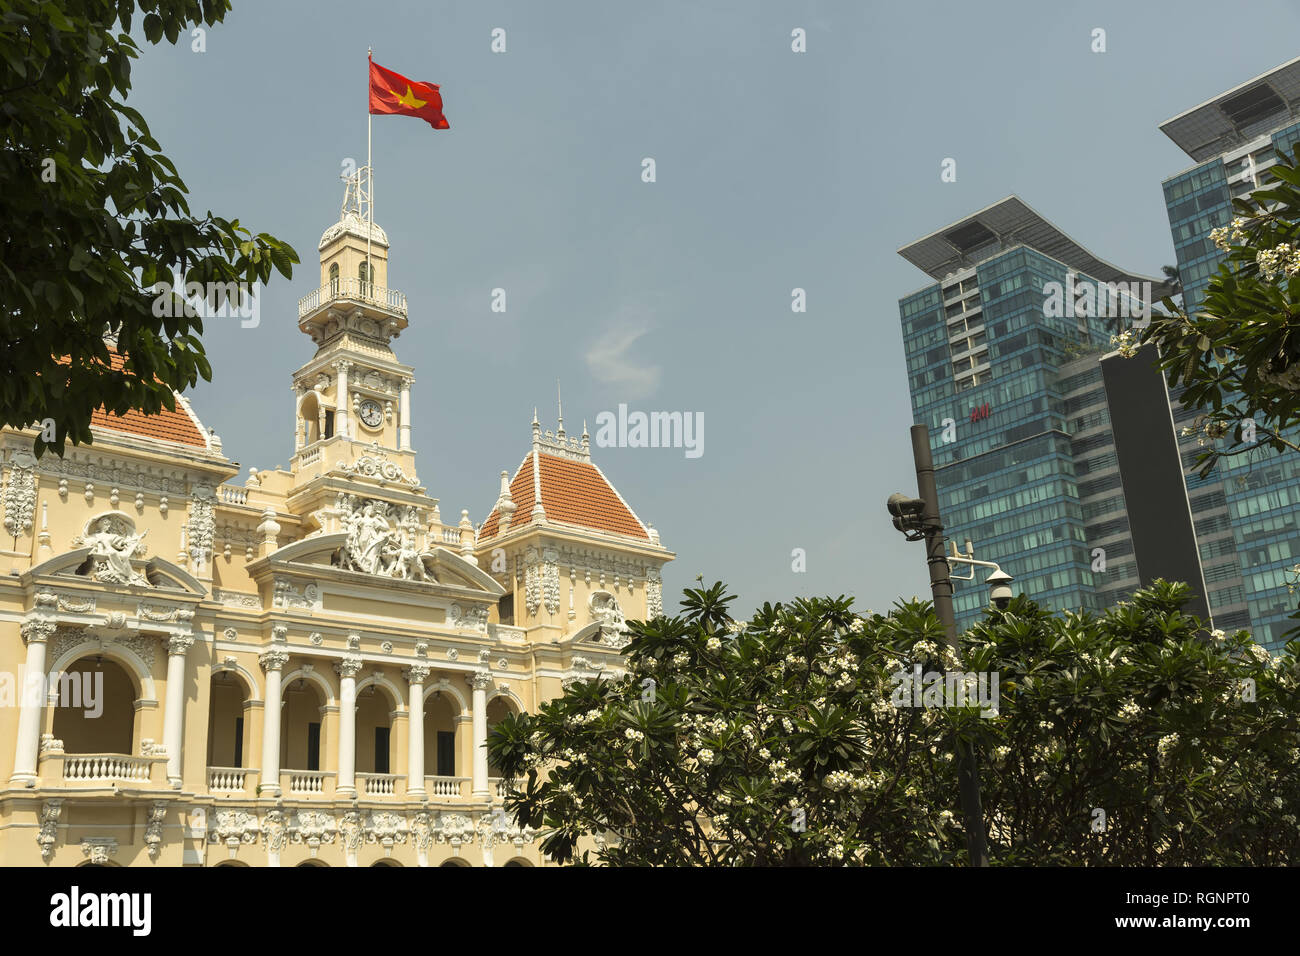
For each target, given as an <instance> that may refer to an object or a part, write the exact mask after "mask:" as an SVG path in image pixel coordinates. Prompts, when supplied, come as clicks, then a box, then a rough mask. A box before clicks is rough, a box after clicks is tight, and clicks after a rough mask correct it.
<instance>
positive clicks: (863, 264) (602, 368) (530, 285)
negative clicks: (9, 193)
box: [130, 0, 1300, 610]
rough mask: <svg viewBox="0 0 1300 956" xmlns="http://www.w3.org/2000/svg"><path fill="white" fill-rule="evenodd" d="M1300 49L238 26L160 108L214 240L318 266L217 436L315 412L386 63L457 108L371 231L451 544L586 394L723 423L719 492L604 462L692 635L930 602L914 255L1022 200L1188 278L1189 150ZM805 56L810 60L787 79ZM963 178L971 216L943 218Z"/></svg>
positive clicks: (287, 431) (675, 15)
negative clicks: (274, 249)
mask: <svg viewBox="0 0 1300 956" xmlns="http://www.w3.org/2000/svg"><path fill="white" fill-rule="evenodd" d="M1298 12H1300V11H1298V10H1297V5H1296V4H1295V3H1281V2H1257V3H1251V4H1250V5H1249V6H1239V5H1227V6H1225V5H1224V4H1223V3H1221V2H1217V3H1208V2H1179V3H1172V2H1170V3H1141V4H1135V3H1132V2H1117V3H1109V2H1097V0H1089V2H1086V3H1083V2H1075V3H1059V2H1052V3H1043V2H1041V0H1039V2H1016V3H1009V2H1004V3H969V2H952V3H915V2H909V3H860V2H847V0H846V2H823V3H814V2H808V3H797V2H787V3H768V2H761V3H760V2H755V0H743V2H741V0H737V2H693V3H645V4H634V3H629V2H594V0H593V2H581V3H579V2H549V3H537V2H534V0H527V2H522V0H520V2H510V3H491V2H482V0H474V2H470V0H465V2H455V3H451V2H441V3H440V2H430V0H420V2H409V3H407V2H400V3H399V2H392V3H358V2H356V0H351V2H347V3H343V2H313V3H306V2H296V3H290V2H265V0H263V2H253V0H235V9H234V11H233V12H232V13H231V15H230V16H229V18H228V20H227V22H226V24H224V25H223V26H220V27H217V28H216V29H214V30H211V31H209V33H208V36H207V51H206V52H205V53H202V54H196V53H193V52H191V50H190V45H189V43H188V42H184V43H182V44H179V45H178V46H177V47H175V48H171V47H166V46H163V47H158V48H147V49H146V51H145V53H144V55H143V56H142V58H141V59H140V60H139V61H138V62H137V66H136V69H135V71H134V83H135V91H134V94H133V96H132V98H131V100H130V102H131V103H132V105H134V106H135V107H136V108H138V109H140V110H142V111H143V113H144V114H145V116H146V117H147V118H148V120H149V122H150V124H151V128H152V131H153V133H154V135H155V136H156V137H157V138H158V139H159V141H160V143H161V144H162V146H163V149H164V151H165V152H166V153H167V154H168V155H169V156H171V157H172V158H173V159H174V160H175V161H176V163H177V165H178V167H179V169H180V171H181V173H182V175H183V177H184V178H185V181H186V183H187V185H188V186H189V187H190V190H191V194H192V206H193V207H194V209H195V211H196V212H199V213H202V212H203V211H204V210H207V209H211V210H213V211H214V212H215V213H217V214H219V215H223V216H228V217H234V216H237V217H239V218H240V219H241V220H242V221H243V223H244V224H245V225H247V226H251V227H252V228H253V229H254V230H255V231H265V232H270V233H273V234H274V235H276V236H278V237H279V238H281V239H284V240H286V241H288V242H289V243H291V244H292V245H293V246H294V248H295V249H297V251H298V253H299V255H300V257H301V258H302V260H303V267H301V270H300V271H299V272H297V273H296V274H295V277H294V280H293V281H292V282H284V281H283V280H279V279H277V281H276V282H274V283H273V284H272V285H271V287H270V288H269V289H267V290H266V292H265V293H264V295H263V297H262V318H261V324H260V326H259V327H258V328H256V329H243V328H240V327H239V324H238V322H237V321H235V320H227V321H224V322H214V323H211V324H210V326H209V328H208V331H207V334H206V336H205V342H206V344H207V348H208V353H209V355H210V357H211V359H212V364H213V381H212V383H211V384H205V385H203V386H202V387H200V388H198V389H196V390H195V392H194V393H193V396H192V397H193V400H194V406H195V409H196V410H197V411H198V413H199V415H200V416H201V417H202V418H203V420H204V422H205V423H207V424H208V425H209V426H210V427H213V428H215V429H216V431H217V432H218V433H219V434H220V435H221V436H222V439H223V441H224V443H225V450H226V452H227V453H228V454H229V455H230V456H231V458H233V459H235V460H237V461H239V462H241V463H242V464H243V466H244V469H245V472H246V469H247V467H248V466H250V465H253V466H256V467H258V468H269V467H273V466H274V465H276V464H280V465H286V464H287V463H288V459H289V457H290V455H291V454H292V450H293V445H292V438H293V402H292V396H291V394H290V391H289V380H290V374H291V372H292V371H293V369H295V368H296V367H297V366H298V365H300V364H302V363H303V362H305V361H306V360H307V359H308V358H310V356H311V355H312V352H313V348H312V345H311V342H310V340H309V339H307V338H306V337H305V336H304V335H302V334H301V333H300V332H298V330H297V322H296V320H297V312H296V302H297V299H298V298H299V297H300V296H302V295H304V294H306V293H307V292H309V291H310V290H311V289H312V288H313V287H314V286H315V285H316V284H317V281H318V277H319V274H318V265H317V261H318V260H317V253H316V243H317V242H318V240H319V238H320V235H321V233H322V232H323V231H324V229H325V228H326V227H327V226H329V225H330V224H331V223H333V222H334V221H336V219H337V218H338V210H339V204H340V200H341V198H342V187H341V184H340V182H339V179H338V176H339V172H340V169H341V164H342V162H343V161H344V159H345V158H348V157H353V158H357V159H359V160H360V161H361V162H364V157H365V149H366V72H365V70H366V48H367V46H371V47H373V48H374V54H375V59H376V61H377V62H379V63H381V64H383V65H384V66H386V67H389V68H390V69H393V70H397V71H398V72H401V73H404V74H406V75H407V76H410V77H412V78H413V79H418V80H427V81H432V82H436V83H440V84H441V85H442V93H443V99H444V103H445V109H446V115H447V117H448V119H449V120H450V123H451V129H450V130H449V131H446V132H434V131H433V130H431V129H430V128H429V127H428V126H427V125H426V124H425V123H424V122H422V121H420V120H417V119H410V118H402V117H376V118H375V122H374V157H375V167H376V205H375V211H376V217H375V219H376V222H378V223H380V224H381V225H382V226H383V227H384V229H385V230H387V232H388V236H389V239H390V241H391V243H392V250H391V259H390V271H389V282H390V285H392V286H393V287H395V288H398V289H401V290H402V291H404V292H405V293H406V295H407V300H408V303H409V307H410V321H411V325H410V328H409V329H408V330H407V332H406V333H404V334H403V335H402V337H401V338H400V339H399V340H397V343H396V348H397V353H398V356H399V358H400V359H401V360H403V361H405V362H407V363H409V364H412V365H414V366H415V367H416V376H417V377H416V385H415V388H414V392H413V406H414V417H413V422H414V435H413V442H414V445H415V447H416V449H417V450H418V452H419V458H418V467H419V473H420V477H421V479H422V481H423V482H424V484H425V485H427V486H428V488H429V492H430V494H432V495H434V496H435V497H437V498H439V499H440V501H441V509H442V514H443V517H444V520H449V521H454V520H456V518H457V517H458V516H459V513H460V509H462V508H468V509H469V511H470V516H471V517H472V518H473V519H474V521H475V523H478V522H481V521H482V520H483V519H484V518H485V517H486V515H487V513H488V511H489V509H490V508H491V506H492V504H493V502H494V501H495V499H496V495H497V487H498V478H497V475H498V473H499V472H500V471H501V469H503V468H505V469H509V470H510V471H511V473H512V474H513V472H514V469H515V468H516V467H517V466H518V464H519V462H520V459H521V458H522V457H523V455H524V454H525V453H526V452H527V450H528V448H529V437H530V431H529V422H530V420H531V418H532V412H533V406H534V405H537V406H538V407H539V409H540V412H541V416H542V420H543V424H544V426H545V427H551V428H553V427H554V425H555V423H554V418H555V381H556V379H557V378H559V379H561V380H562V382H563V386H564V407H565V413H566V414H565V419H566V425H567V427H568V429H569V430H570V432H571V433H574V434H577V433H578V432H580V430H581V427H582V420H583V419H584V418H586V419H588V421H589V422H590V423H592V425H593V434H594V422H595V418H596V415H597V413H599V412H600V411H602V410H613V409H616V408H617V406H618V404H619V403H620V402H626V403H627V404H628V405H629V407H630V408H632V409H641V410H645V411H655V410H662V411H683V412H700V413H703V416H704V421H705V431H704V454H703V455H702V456H701V457H699V458H694V459H688V458H686V457H685V456H684V454H683V453H682V451H681V450H672V449H596V454H595V459H596V461H597V463H598V464H599V465H600V466H601V467H602V468H603V469H604V470H605V473H606V474H607V475H608V476H609V477H610V478H611V480H612V481H613V482H614V483H615V485H616V486H617V487H618V489H619V490H620V491H621V492H622V494H623V496H624V497H625V498H626V499H627V500H628V501H629V502H630V503H631V504H632V506H633V508H634V509H635V510H636V511H637V513H638V514H639V515H640V516H641V518H642V519H643V520H645V521H649V522H653V523H654V524H655V525H656V527H658V529H659V530H660V532H661V534H662V536H663V542H664V544H665V545H666V546H667V547H669V548H671V549H673V550H675V551H676V552H677V555H678V558H677V560H676V561H675V562H673V563H672V564H670V565H669V566H668V568H667V569H666V571H665V585H666V588H665V605H666V607H675V604H676V594H677V592H678V591H679V590H680V588H681V587H683V586H685V585H687V584H690V583H691V582H692V581H693V579H694V578H695V575H696V574H703V575H704V577H705V579H706V580H707V581H712V580H715V579H718V578H721V579H723V580H726V581H727V582H729V583H730V584H731V586H732V587H733V589H735V590H737V591H738V592H739V593H740V595H741V598H742V600H741V602H740V603H741V605H742V606H743V607H744V609H746V610H748V608H750V607H751V606H752V605H754V604H756V603H761V602H762V601H765V600H773V601H775V600H784V599H788V598H790V597H792V596H795V595H808V594H824V593H830V594H841V593H847V594H853V595H856V596H857V597H858V603H859V606H861V607H869V608H874V609H882V608H884V607H886V606H888V605H889V604H890V603H892V601H893V600H894V599H895V598H896V597H898V596H899V595H907V596H910V595H912V594H914V593H928V592H927V583H926V582H927V577H926V573H925V565H924V561H923V556H922V553H921V550H920V547H921V546H920V545H915V544H905V543H904V542H903V540H902V538H901V536H899V535H898V534H897V532H895V531H894V530H893V528H892V527H891V525H890V523H889V520H888V518H887V516H886V514H885V510H884V499H885V498H886V496H887V495H888V494H889V493H890V492H892V491H895V490H904V491H912V490H914V488H915V484H914V478H913V474H912V470H911V460H910V450H909V444H908V426H909V425H910V424H911V412H910V406H909V402H908V395H907V385H906V379H905V376H904V364H903V351H902V340H901V335H900V332H899V322H898V310H897V300H898V298H899V297H900V296H902V295H904V294H906V293H909V292H911V291H913V290H915V289H917V288H919V287H921V286H922V285H925V284H926V283H927V282H928V281H929V280H928V279H927V278H926V277H925V276H924V275H923V274H922V273H920V272H919V271H917V270H916V269H915V268H914V267H912V266H911V265H909V264H908V263H907V262H905V261H904V260H903V259H901V258H900V257H899V256H898V255H897V253H896V250H897V249H898V247H899V246H901V245H903V244H905V243H907V242H909V241H911V240H913V239H915V238H918V237H920V236H922V235H924V234H926V233H929V232H931V231H933V230H935V229H937V228H940V227H942V226H944V225H947V224H948V223H949V222H951V221H953V220H954V219H957V218H959V217H960V216H962V215H965V214H967V213H969V212H973V211H974V210H976V209H978V208H980V207H982V206H985V205H987V204H989V203H991V202H993V201H995V200H998V199H1000V198H1002V197H1004V196H1006V195H1008V194H1010V193H1017V194H1019V195H1020V196H1021V197H1022V198H1023V199H1025V201H1027V202H1028V203H1029V204H1030V205H1032V206H1033V207H1034V208H1036V209H1037V210H1038V211H1039V212H1040V213H1042V214H1043V215H1045V216H1047V218H1049V219H1051V220H1052V221H1053V222H1055V223H1056V224H1057V225H1058V226H1060V227H1062V228H1063V229H1064V230H1066V231H1067V232H1069V233H1070V234H1071V235H1072V236H1074V237H1075V238H1076V239H1077V240H1078V241H1080V242H1081V243H1083V245H1085V246H1086V247H1087V248H1089V249H1090V250H1091V251H1092V252H1094V253H1096V254H1097V255H1099V256H1101V257H1102V258H1104V259H1106V260H1108V261H1111V262H1114V263H1116V264H1120V265H1122V266H1124V267H1126V268H1129V269H1133V270H1136V271H1139V272H1143V273H1146V274H1158V273H1159V271H1160V266H1161V265H1163V264H1165V263H1167V262H1172V261H1173V249H1172V245H1171V242H1170V238H1169V230H1168V223H1167V221H1166V218H1165V213H1164V207H1163V202H1162V198H1161V190H1160V182H1161V180H1162V179H1164V178H1166V177H1168V176H1169V175H1171V174H1173V173H1176V172H1178V171H1180V170H1183V169H1185V168H1187V167H1188V166H1190V165H1192V161H1191V160H1190V159H1189V158H1188V157H1187V156H1186V155H1185V154H1184V153H1182V152H1181V151H1180V150H1179V149H1178V148H1177V147H1176V146H1174V145H1173V143H1172V142H1170V141H1169V140H1168V139H1167V138H1166V137H1165V136H1164V135H1163V134H1162V133H1160V132H1159V130H1158V128H1157V127H1158V124H1159V123H1160V122H1161V121H1163V120H1165V119H1167V118H1169V117H1170V116H1173V115H1174V114H1176V113H1179V112H1181V111H1183V110H1185V109H1187V108H1189V107H1191V106H1194V105H1196V104H1198V103H1200V102H1201V101H1203V100H1205V99H1207V98H1209V97H1211V96H1213V95H1215V94H1217V93H1220V92H1222V91H1223V90H1226V89H1228V88H1230V87H1232V86H1235V85H1237V84H1239V83H1242V82H1244V81H1245V80H1247V79H1249V78H1251V77H1253V76H1256V75H1257V74H1259V73H1261V72H1264V71H1265V70H1267V69H1270V68H1272V67H1273V66H1276V65H1277V64H1279V63H1282V62H1284V61H1286V60H1288V59H1291V58H1292V57H1294V56H1295V55H1296V53H1297V49H1296V46H1295V44H1294V37H1295V36H1296V27H1297V25H1298V21H1300V16H1298ZM496 27H500V28H503V29H504V30H506V35H507V52H506V53H504V54H494V53H492V52H491V50H490V41H491V31H492V30H493V28H496ZM795 27H802V28H804V29H806V30H807V34H808V41H807V42H808V51H807V52H806V53H803V54H795V53H792V52H791V50H790V43H791V40H790V33H791V30H792V29H793V28H795ZM1095 27H1101V28H1103V29H1105V30H1106V31H1107V47H1108V49H1107V52H1106V53H1104V54H1097V53H1092V52H1091V51H1090V43H1091V31H1092V30H1093V28H1095ZM644 157H653V158H654V159H655V161H656V164H657V176H658V181H657V182H655V183H653V184H646V183H643V182H642V181H641V161H642V159H643V158H644ZM945 157H952V158H954V159H956V160H957V181H956V182H955V183H942V182H940V178H939V172H940V163H941V161H942V160H943V159H944V158H945ZM496 287H501V288H504V289H505V290H506V293H507V305H508V311H507V312H506V313H505V314H499V313H493V312H492V311H490V295H491V290H492V289H493V288H496ZM794 287H801V288H804V289H806V290H807V296H808V311H807V313H806V314H802V315H798V314H793V313H792V312H791V310H790V295H791V289H792V288H794ZM976 545H977V547H978V542H976ZM793 548H804V549H805V550H806V552H807V571H806V573H802V574H796V573H793V572H792V571H791V550H792V549H793ZM984 556H985V557H993V558H996V557H997V556H995V555H984Z"/></svg>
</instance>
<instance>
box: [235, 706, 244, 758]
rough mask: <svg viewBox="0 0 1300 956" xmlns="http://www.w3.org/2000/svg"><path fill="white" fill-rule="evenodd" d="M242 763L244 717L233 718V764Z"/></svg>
mask: <svg viewBox="0 0 1300 956" xmlns="http://www.w3.org/2000/svg"><path fill="white" fill-rule="evenodd" d="M243 765H244V718H243V717H236V718H235V766H236V767H242V766H243Z"/></svg>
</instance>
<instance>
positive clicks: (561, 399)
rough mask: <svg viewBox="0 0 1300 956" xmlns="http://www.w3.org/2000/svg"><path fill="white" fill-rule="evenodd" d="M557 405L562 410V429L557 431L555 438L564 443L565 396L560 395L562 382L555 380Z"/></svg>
mask: <svg viewBox="0 0 1300 956" xmlns="http://www.w3.org/2000/svg"><path fill="white" fill-rule="evenodd" d="M555 404H556V405H557V406H558V407H559V409H560V419H559V420H560V427H559V428H558V429H557V430H556V433H555V437H556V438H558V439H560V441H564V396H562V395H561V394H560V380H559V379H558V378H557V379H556V380H555Z"/></svg>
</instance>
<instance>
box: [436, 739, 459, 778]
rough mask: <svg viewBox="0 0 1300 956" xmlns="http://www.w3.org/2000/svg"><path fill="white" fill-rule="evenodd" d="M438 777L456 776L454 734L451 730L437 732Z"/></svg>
mask: <svg viewBox="0 0 1300 956" xmlns="http://www.w3.org/2000/svg"><path fill="white" fill-rule="evenodd" d="M438 776H440V777H454V776H456V733H455V731H451V730H440V731H438Z"/></svg>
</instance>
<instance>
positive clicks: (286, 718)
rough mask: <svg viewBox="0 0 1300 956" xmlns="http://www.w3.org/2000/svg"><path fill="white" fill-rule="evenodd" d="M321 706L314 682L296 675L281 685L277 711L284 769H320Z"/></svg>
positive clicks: (322, 749)
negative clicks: (282, 687)
mask: <svg viewBox="0 0 1300 956" xmlns="http://www.w3.org/2000/svg"><path fill="white" fill-rule="evenodd" d="M268 706H270V704H269V702H268ZM324 709H325V698H324V697H323V696H322V695H321V692H320V688H319V687H317V686H316V683H315V681H310V680H306V679H305V678H302V677H299V678H298V679H297V680H293V681H290V682H289V686H288V687H286V688H285V690H284V706H283V708H282V709H281V711H280V713H281V717H280V753H281V754H282V755H283V756H282V757H281V762H282V763H283V764H284V768H285V770H286V772H288V773H293V772H294V771H295V770H297V771H311V772H315V771H319V770H321V755H322V754H323V753H324V752H325V750H324V748H325V733H324ZM265 782H266V781H263V783H265Z"/></svg>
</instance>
